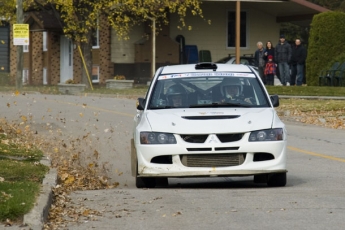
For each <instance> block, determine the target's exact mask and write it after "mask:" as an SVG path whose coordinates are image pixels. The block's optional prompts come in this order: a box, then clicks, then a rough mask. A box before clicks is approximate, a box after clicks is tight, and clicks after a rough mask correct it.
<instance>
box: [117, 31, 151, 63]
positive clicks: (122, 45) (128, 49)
mask: <svg viewBox="0 0 345 230" xmlns="http://www.w3.org/2000/svg"><path fill="white" fill-rule="evenodd" d="M144 34H145V33H144V26H135V27H134V28H133V29H132V30H131V31H130V33H129V40H124V39H120V38H119V37H118V36H117V35H116V31H115V30H114V29H111V38H112V39H111V61H112V62H114V63H127V64H129V63H132V64H133V63H135V61H134V59H135V48H134V44H135V43H138V42H139V41H141V40H143V41H146V40H147V39H146V37H145V36H144Z"/></svg>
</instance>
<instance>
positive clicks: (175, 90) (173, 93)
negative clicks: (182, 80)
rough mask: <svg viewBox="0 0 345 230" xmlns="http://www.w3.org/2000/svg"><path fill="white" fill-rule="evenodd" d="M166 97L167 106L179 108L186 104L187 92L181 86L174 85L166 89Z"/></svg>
mask: <svg viewBox="0 0 345 230" xmlns="http://www.w3.org/2000/svg"><path fill="white" fill-rule="evenodd" d="M166 97H167V101H168V105H170V106H173V107H181V106H184V105H185V104H186V101H187V91H186V89H185V88H184V87H183V86H182V85H180V84H175V85H172V86H170V87H169V88H168V90H167V92H166Z"/></svg>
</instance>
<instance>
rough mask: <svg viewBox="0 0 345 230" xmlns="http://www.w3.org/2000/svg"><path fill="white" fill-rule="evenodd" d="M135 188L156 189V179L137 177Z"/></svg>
mask: <svg viewBox="0 0 345 230" xmlns="http://www.w3.org/2000/svg"><path fill="white" fill-rule="evenodd" d="M135 186H136V187H137V188H154V187H156V178H154V177H138V176H136V177H135Z"/></svg>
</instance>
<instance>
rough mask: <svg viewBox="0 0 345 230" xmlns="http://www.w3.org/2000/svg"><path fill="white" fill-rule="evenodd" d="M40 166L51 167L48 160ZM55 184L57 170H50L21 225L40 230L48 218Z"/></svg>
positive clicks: (43, 161)
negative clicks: (33, 204) (34, 202)
mask: <svg viewBox="0 0 345 230" xmlns="http://www.w3.org/2000/svg"><path fill="white" fill-rule="evenodd" d="M41 164H44V165H47V166H49V167H50V166H51V164H50V160H49V159H48V158H46V159H43V160H41ZM56 184H57V170H56V169H55V168H50V169H49V172H48V173H47V174H46V176H45V177H44V179H43V182H42V187H41V192H40V195H39V197H38V198H37V200H36V204H35V206H34V207H33V209H32V210H31V211H30V212H29V213H27V214H25V215H24V219H23V224H25V225H26V226H28V227H29V228H30V229H32V230H42V229H43V226H44V223H45V222H46V220H47V218H48V213H49V209H50V206H51V204H52V201H53V191H52V188H53V187H55V186H56Z"/></svg>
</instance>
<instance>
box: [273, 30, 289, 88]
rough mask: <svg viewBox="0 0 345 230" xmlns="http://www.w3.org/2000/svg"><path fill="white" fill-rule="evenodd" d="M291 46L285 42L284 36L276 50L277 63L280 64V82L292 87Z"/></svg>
mask: <svg viewBox="0 0 345 230" xmlns="http://www.w3.org/2000/svg"><path fill="white" fill-rule="evenodd" d="M290 59H291V46H290V44H289V43H288V42H287V41H285V36H284V35H283V34H282V35H280V38H279V43H278V45H277V46H276V48H275V61H276V63H277V64H278V68H279V73H280V81H281V82H282V84H283V85H288V86H289V85H290V67H289V62H290Z"/></svg>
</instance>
